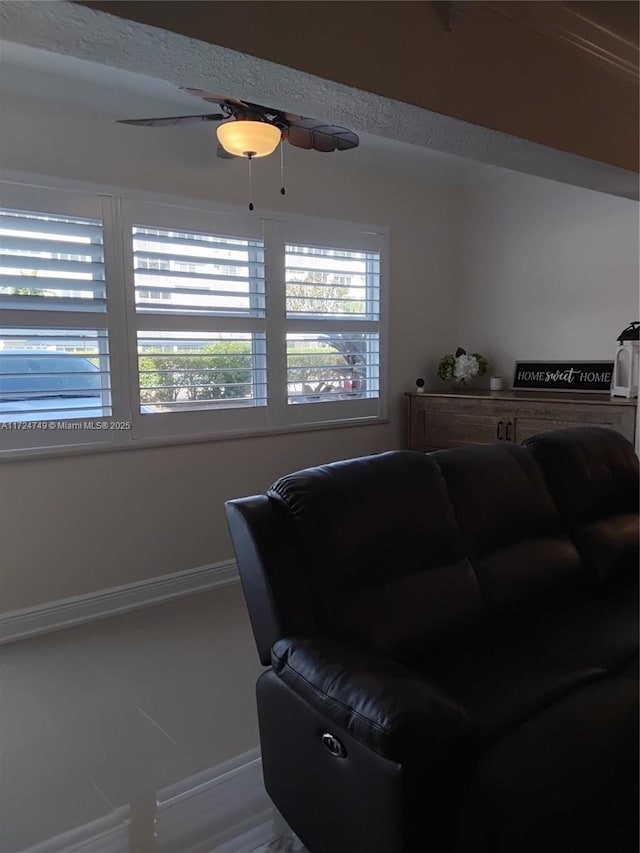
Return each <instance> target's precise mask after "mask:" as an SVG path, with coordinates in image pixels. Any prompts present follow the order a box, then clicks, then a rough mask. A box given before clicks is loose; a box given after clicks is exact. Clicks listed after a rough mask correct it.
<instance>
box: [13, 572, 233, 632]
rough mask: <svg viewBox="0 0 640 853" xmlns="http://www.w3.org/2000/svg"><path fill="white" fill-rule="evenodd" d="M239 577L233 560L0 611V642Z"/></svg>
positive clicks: (95, 617) (162, 599)
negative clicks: (20, 608) (17, 608)
mask: <svg viewBox="0 0 640 853" xmlns="http://www.w3.org/2000/svg"><path fill="white" fill-rule="evenodd" d="M237 580H238V568H237V566H236V563H235V560H226V561H225V562H223V563H212V564H211V565H209V566H198V567H197V568H195V569H187V570H186V571H184V572H173V573H172V574H170V575H161V576H160V577H156V578H149V580H144V581H136V582H135V583H128V584H124V585H123V586H114V587H110V588H109V589H103V590H100V591H99V592H89V593H85V594H84V595H76V596H73V597H72V598H62V599H59V600H58V601H52V602H50V603H48V604H40V605H37V606H35V607H26V608H24V609H22V610H11V611H7V612H6V613H0V644H1V643H8V642H11V641H13V640H20V639H24V638H25V637H32V636H34V635H36V634H43V633H46V632H47V631H56V630H58V629H59V628H67V627H70V626H71V625H78V624H80V623H81V622H91V621H93V620H94V619H102V618H103V617H105V616H114V615H115V614H117V613H124V612H126V611H127V610H136V609H138V608H141V607H148V606H149V605H151V604H159V603H160V602H162V601H168V600H169V599H171V598H179V597H180V596H183V595H189V594H191V593H193V592H197V591H198V590H203V589H211V588H212V587H216V586H225V585H226V584H230V583H234V582H236V581H237Z"/></svg>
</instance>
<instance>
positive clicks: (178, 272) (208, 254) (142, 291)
mask: <svg viewBox="0 0 640 853" xmlns="http://www.w3.org/2000/svg"><path fill="white" fill-rule="evenodd" d="M133 259H134V270H135V292H136V309H137V311H138V312H150V313H163V314H176V315H178V314H205V313H207V314H212V315H231V316H264V309H265V302H264V246H263V244H262V241H259V240H239V239H233V238H231V237H221V236H215V235H210V234H187V233H184V232H180V231H164V230H159V229H152V228H141V227H138V226H137V227H134V229H133Z"/></svg>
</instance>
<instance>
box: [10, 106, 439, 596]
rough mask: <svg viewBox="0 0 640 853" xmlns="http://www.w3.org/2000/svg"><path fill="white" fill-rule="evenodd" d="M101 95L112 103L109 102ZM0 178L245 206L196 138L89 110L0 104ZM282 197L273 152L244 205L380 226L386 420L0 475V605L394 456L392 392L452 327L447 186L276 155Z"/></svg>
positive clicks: (160, 568)
mask: <svg viewBox="0 0 640 853" xmlns="http://www.w3.org/2000/svg"><path fill="white" fill-rule="evenodd" d="M114 97H115V95H114ZM2 107H3V110H4V114H5V116H7V115H9V114H10V115H11V121H6V120H5V121H3V122H2V125H1V127H0V155H1V159H2V165H3V166H4V167H5V168H6V169H15V170H26V171H31V172H34V171H35V172H40V173H42V174H49V175H57V176H62V177H68V178H73V179H76V180H81V179H85V180H92V181H102V182H105V183H108V184H112V185H117V186H124V187H131V188H138V189H142V190H146V191H158V192H165V193H175V194H179V195H180V196H191V197H195V198H200V199H202V198H206V199H211V200H212V201H214V202H215V201H220V202H225V203H234V204H237V203H243V202H244V200H245V197H246V196H245V192H246V164H245V163H242V162H240V161H237V162H226V161H225V162H221V161H219V160H216V159H215V157H214V156H213V153H214V150H213V145H212V143H211V141H210V139H209V137H208V135H207V134H202V133H201V132H200V133H198V132H192V133H190V132H189V131H173V132H172V131H168V132H166V131H165V132H162V131H148V130H138V131H136V130H132V129H131V128H126V127H122V126H117V125H115V124H113V122H109V123H105V122H104V121H102V122H101V121H100V120H99V117H98V116H97V115H92V114H91V110H90V109H89V111H88V113H86V114H85V115H84V117H82V116H79V115H78V112H77V110H75V109H72V108H71V107H69V108H65V107H64V106H62V105H59V104H56V105H49V106H47V105H46V104H44V103H42V102H36V101H33V100H30V99H29V98H28V97H20V98H15V99H12V98H5V99H4V101H3V104H2ZM287 154H288V157H287V161H288V165H287V186H288V194H287V196H286V199H284V200H281V198H280V196H279V194H278V187H279V182H278V181H279V178H278V162H277V158H272V159H271V160H267V161H264V162H263V163H257V164H256V166H255V174H256V193H255V201H256V204H257V206H259V207H262V208H268V207H272V208H274V207H276V205H278V206H280V205H283V207H284V208H285V209H286V210H288V211H293V212H298V213H301V214H307V215H316V216H323V217H331V218H337V219H342V220H347V221H349V220H351V221H355V222H365V223H375V224H381V225H388V226H389V227H390V229H391V261H392V273H391V278H390V282H389V287H390V297H391V307H390V329H389V331H390V335H389V349H390V357H391V373H390V382H389V404H390V415H391V422H390V423H389V424H385V425H375V426H366V427H349V428H342V429H333V430H322V431H317V432H312V433H297V434H289V435H278V436H270V437H260V438H252V439H243V440H234V441H217V442H209V443H204V444H192V445H182V446H172V447H161V448H153V449H145V450H133V451H126V452H110V453H102V454H94V455H81V456H76V457H73V458H70V457H64V458H57V459H45V460H30V461H23V462H12V463H8V464H5V465H3V466H2V467H1V468H0V477H1V482H0V501H1V505H0V543H1V545H0V558H1V561H2V574H1V586H0V601H1V607H2V609H3V610H11V609H14V608H21V607H27V606H31V605H36V604H39V603H43V602H46V601H51V600H55V599H59V598H63V597H66V596H72V595H77V594H81V593H84V592H90V591H94V590H99V589H102V588H106V587H110V586H114V585H118V584H124V583H128V582H133V581H137V580H142V579H145V578H150V577H155V576H158V575H162V574H163V573H169V572H175V571H180V570H184V569H190V568H194V567H196V566H200V565H205V564H208V563H214V562H217V561H221V560H225V559H228V558H230V557H231V556H232V549H231V544H230V541H229V539H228V535H227V532H226V528H225V522H224V515H223V502H224V501H225V500H226V499H228V498H232V497H238V496H241V495H245V494H252V493H255V492H260V491H263V490H264V489H265V488H266V487H267V486H268V485H269V483H270V482H271V481H272V480H273V479H275V478H276V477H277V476H279V475H280V474H284V473H286V472H288V471H291V470H294V469H296V468H300V467H303V466H308V465H314V464H317V463H321V462H326V461H329V460H333V459H339V458H344V457H349V456H354V455H360V454H363V453H369V452H376V451H381V450H385V449H389V448H393V447H398V446H400V445H401V443H402V441H403V434H404V419H403V399H402V393H403V392H404V391H405V390H407V389H409V388H411V387H412V385H413V380H414V378H415V376H416V375H418V374H419V373H423V372H424V369H425V367H426V366H427V365H428V364H433V363H434V360H435V358H436V356H437V355H438V354H439V353H440V352H442V350H443V348H445V347H448V346H449V343H450V340H451V332H452V331H453V311H452V305H453V290H454V284H455V283H454V281H453V280H452V278H451V271H450V263H449V260H450V257H451V254H452V247H453V243H452V239H453V235H454V233H455V229H454V227H453V215H454V205H453V199H454V197H455V193H453V194H452V189H451V187H447V186H445V185H442V184H440V183H438V181H436V180H435V179H434V178H428V177H424V178H420V176H418V175H413V176H402V175H398V174H392V173H387V172H385V171H384V170H380V169H360V168H356V167H354V160H353V159H351V160H349V153H345V154H343V155H336V156H326V157H324V158H323V156H322V155H319V154H316V153H315V152H304V151H295V150H288V151H287Z"/></svg>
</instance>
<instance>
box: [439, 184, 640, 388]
mask: <svg viewBox="0 0 640 853" xmlns="http://www.w3.org/2000/svg"><path fill="white" fill-rule="evenodd" d="M459 201H460V204H461V209H460V223H461V226H460V227H461V235H462V237H463V239H462V241H461V245H460V246H459V250H458V255H457V261H456V262H457V264H458V275H459V282H460V288H459V293H458V300H459V301H458V307H457V333H456V341H457V342H458V344H459V345H460V346H462V347H464V348H465V349H467V350H470V351H474V350H477V351H480V352H482V353H483V354H484V355H486V356H487V358H489V360H490V363H491V366H490V371H489V372H490V373H492V374H502V375H504V377H505V379H506V380H507V381H508V382H509V383H510V382H511V380H512V379H513V367H514V362H515V361H516V360H517V359H518V360H531V361H534V360H553V359H559V360H563V359H565V360H571V359H576V360H612V359H613V354H614V351H615V346H616V338H617V336H618V335H619V334H620V332H621V331H622V329H623V328H624V327H625V326H627V325H628V323H629V322H630V321H631V320H637V319H638V204H637V203H636V202H633V201H629V200H627V199H620V198H616V197H614V196H608V195H603V194H601V193H596V192H592V191H591V190H585V189H579V188H576V187H570V186H566V185H564V184H559V183H556V182H554V181H548V180H544V179H541V178H532V177H529V176H526V175H520V174H516V173H514V172H505V171H503V172H501V173H500V174H499V175H498V174H495V175H493V176H491V177H489V178H487V179H483V178H479V179H477V180H475V181H474V182H473V183H471V184H470V185H469V186H468V188H467V190H466V191H465V192H464V194H463V195H462V196H461V197H460V198H459Z"/></svg>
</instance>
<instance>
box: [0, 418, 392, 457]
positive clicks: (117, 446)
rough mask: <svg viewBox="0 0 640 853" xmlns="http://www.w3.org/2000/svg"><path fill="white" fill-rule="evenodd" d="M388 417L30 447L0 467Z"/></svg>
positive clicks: (8, 453)
mask: <svg viewBox="0 0 640 853" xmlns="http://www.w3.org/2000/svg"><path fill="white" fill-rule="evenodd" d="M390 422H391V419H390V418H388V417H378V416H373V417H363V418H352V419H350V420H338V421H325V422H324V423H313V424H300V425H294V424H292V425H287V426H283V427H273V428H268V429H265V428H260V429H254V430H233V431H229V432H223V433H213V434H201V435H191V436H185V435H176V436H163V437H159V438H141V439H137V440H136V439H131V440H129V441H123V442H113V441H111V442H108V443H107V442H100V443H95V444H76V445H73V446H68V445H67V446H65V447H33V448H28V449H27V448H25V449H19V450H0V464H1V463H6V462H22V461H26V460H34V459H54V458H60V457H64V456H89V455H95V454H98V453H114V452H115V453H121V452H128V451H131V450H145V449H147V448H154V447H173V446H177V445H185V444H205V443H210V442H215V441H236V440H238V439H249V438H262V437H266V436H272V435H291V434H294V433H299V432H323V431H325V430H329V429H346V428H349V427H364V426H377V425H384V424H389V423H390Z"/></svg>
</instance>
